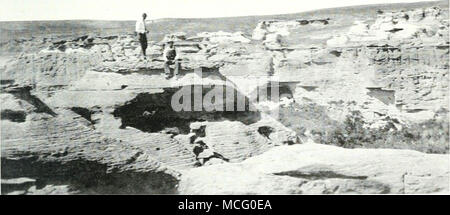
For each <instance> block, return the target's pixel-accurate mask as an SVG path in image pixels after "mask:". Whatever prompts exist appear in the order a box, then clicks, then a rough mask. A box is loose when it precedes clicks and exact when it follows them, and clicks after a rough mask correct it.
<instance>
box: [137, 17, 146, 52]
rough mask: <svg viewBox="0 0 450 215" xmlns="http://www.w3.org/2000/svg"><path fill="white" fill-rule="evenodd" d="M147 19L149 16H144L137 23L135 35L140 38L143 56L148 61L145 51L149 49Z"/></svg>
mask: <svg viewBox="0 0 450 215" xmlns="http://www.w3.org/2000/svg"><path fill="white" fill-rule="evenodd" d="M146 18H147V14H146V13H144V14H142V19H141V20H138V21H137V22H136V31H135V34H136V35H137V36H138V37H139V43H140V44H141V49H142V55H143V56H144V59H146V53H145V50H146V49H147V33H148V30H147V28H146V27H145V19H146Z"/></svg>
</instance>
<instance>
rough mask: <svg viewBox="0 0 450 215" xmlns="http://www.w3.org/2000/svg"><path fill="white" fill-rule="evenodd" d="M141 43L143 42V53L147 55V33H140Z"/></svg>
mask: <svg viewBox="0 0 450 215" xmlns="http://www.w3.org/2000/svg"><path fill="white" fill-rule="evenodd" d="M139 43H141V48H142V54H143V55H144V56H145V55H146V53H145V50H146V49H147V35H146V34H145V33H139Z"/></svg>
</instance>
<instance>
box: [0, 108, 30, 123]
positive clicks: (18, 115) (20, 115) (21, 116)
mask: <svg viewBox="0 0 450 215" xmlns="http://www.w3.org/2000/svg"><path fill="white" fill-rule="evenodd" d="M26 117H27V114H26V113H25V112H24V111H14V110H2V113H1V119H2V120H4V119H6V120H9V121H11V122H25V120H26Z"/></svg>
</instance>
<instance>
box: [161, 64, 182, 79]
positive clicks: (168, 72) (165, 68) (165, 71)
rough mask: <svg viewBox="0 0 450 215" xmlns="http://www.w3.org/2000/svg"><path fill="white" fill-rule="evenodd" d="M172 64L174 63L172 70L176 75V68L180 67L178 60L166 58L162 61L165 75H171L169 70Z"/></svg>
mask: <svg viewBox="0 0 450 215" xmlns="http://www.w3.org/2000/svg"><path fill="white" fill-rule="evenodd" d="M173 64H175V68H174V71H173V74H174V75H178V70H179V69H180V66H181V65H180V62H179V61H177V60H166V61H165V62H164V73H165V74H166V76H169V77H170V76H172V75H171V72H170V67H169V66H170V65H173Z"/></svg>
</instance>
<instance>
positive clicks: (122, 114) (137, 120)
mask: <svg viewBox="0 0 450 215" xmlns="http://www.w3.org/2000/svg"><path fill="white" fill-rule="evenodd" d="M199 86H200V87H202V88H203V90H202V98H204V97H205V95H206V94H207V93H208V92H209V91H210V90H211V89H213V88H208V87H203V86H201V85H199ZM186 87H191V92H192V96H191V101H190V102H191V110H190V111H189V110H187V111H185V110H181V111H178V112H177V111H175V110H173V108H172V104H171V101H172V96H173V95H174V94H175V93H176V92H177V91H178V90H180V89H181V88H179V87H176V88H166V89H164V92H162V93H153V94H150V93H141V94H139V95H138V96H137V97H136V98H134V99H133V100H131V101H129V102H127V103H126V104H125V105H123V106H120V107H118V108H116V109H115V110H114V112H113V115H114V117H119V118H121V121H122V125H121V128H125V127H127V126H130V127H134V128H137V129H139V130H141V131H144V132H160V131H164V130H166V128H178V131H179V132H176V133H182V134H188V133H190V124H191V123H192V122H202V121H222V120H230V121H240V122H242V123H244V124H247V125H248V124H252V123H255V122H257V121H259V120H260V118H261V116H260V113H259V112H258V111H253V109H252V110H251V109H250V105H252V104H251V102H250V101H249V99H248V98H247V97H245V96H243V95H241V94H240V93H239V92H238V91H237V90H236V89H232V90H233V91H234V96H235V98H234V101H233V103H234V106H233V107H234V108H233V110H238V108H237V96H236V95H238V96H240V97H241V98H244V99H245V111H227V110H226V102H227V101H226V91H227V90H228V88H225V87H224V90H223V91H224V94H223V101H214V100H213V103H216V102H217V103H218V104H220V105H221V106H222V107H223V110H213V111H206V110H205V109H204V108H202V110H201V111H194V101H195V100H194V99H195V98H196V96H195V95H194V93H193V92H194V87H195V86H194V85H191V86H186ZM197 87H198V86H197ZM215 87H217V86H215ZM222 87H223V86H222ZM183 99H185V98H184V97H183ZM182 102H183V103H184V101H182ZM186 102H187V101H186ZM172 130H173V129H172ZM198 132H199V134H198V136H199V137H201V136H202V134H201V133H202V131H198ZM203 133H204V131H203ZM203 136H204V134H203Z"/></svg>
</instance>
